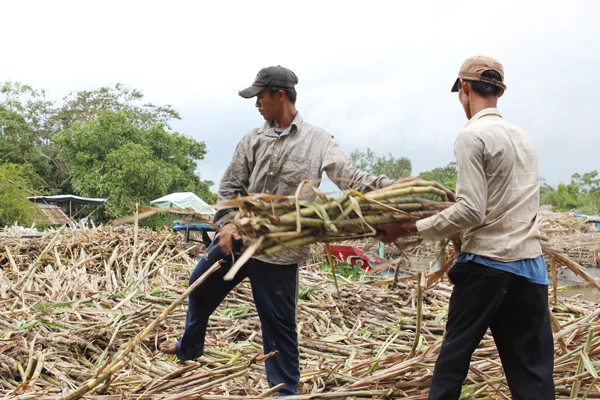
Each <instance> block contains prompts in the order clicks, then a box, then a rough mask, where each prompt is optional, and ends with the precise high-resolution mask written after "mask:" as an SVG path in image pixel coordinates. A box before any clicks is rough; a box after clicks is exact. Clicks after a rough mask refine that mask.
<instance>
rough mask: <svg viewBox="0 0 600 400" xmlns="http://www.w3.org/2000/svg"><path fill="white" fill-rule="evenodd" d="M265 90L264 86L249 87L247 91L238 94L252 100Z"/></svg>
mask: <svg viewBox="0 0 600 400" xmlns="http://www.w3.org/2000/svg"><path fill="white" fill-rule="evenodd" d="M263 89H264V87H262V86H254V85H252V86H248V87H247V88H246V89H244V90H240V91H239V92H238V94H239V95H240V96H242V97H243V98H245V99H251V98H252V97H254V96H256V95H257V94H259V93H260V92H262V91H263Z"/></svg>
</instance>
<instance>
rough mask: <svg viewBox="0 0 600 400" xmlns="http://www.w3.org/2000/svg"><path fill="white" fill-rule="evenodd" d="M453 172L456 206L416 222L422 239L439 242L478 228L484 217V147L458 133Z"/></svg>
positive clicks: (474, 139) (475, 137) (468, 133)
mask: <svg viewBox="0 0 600 400" xmlns="http://www.w3.org/2000/svg"><path fill="white" fill-rule="evenodd" d="M454 154H455V156H456V169H457V173H458V180H457V182H456V204H454V205H453V206H451V207H449V208H447V209H446V210H444V211H442V212H440V213H439V214H436V215H434V216H432V217H429V218H426V219H422V220H420V221H417V229H418V230H419V233H420V234H421V236H423V237H424V238H426V239H428V238H430V239H441V238H445V237H449V236H452V235H453V234H455V233H458V232H460V231H462V230H464V229H467V228H470V227H472V226H475V225H478V224H480V223H481V222H482V221H483V220H484V218H485V213H486V199H487V181H486V177H485V156H484V154H485V146H484V143H483V141H482V140H481V139H479V138H478V137H477V136H475V135H474V134H473V133H471V132H468V131H462V132H460V133H459V135H458V137H457V138H456V142H455V143H454Z"/></svg>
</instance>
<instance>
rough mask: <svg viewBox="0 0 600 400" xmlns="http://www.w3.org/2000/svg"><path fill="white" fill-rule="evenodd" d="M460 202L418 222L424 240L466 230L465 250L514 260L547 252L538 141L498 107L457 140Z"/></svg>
mask: <svg viewBox="0 0 600 400" xmlns="http://www.w3.org/2000/svg"><path fill="white" fill-rule="evenodd" d="M454 154H455V156H456V168H457V171H458V181H457V183H456V204H455V205H453V206H452V207H450V208H447V209H446V210H444V211H442V212H441V213H439V214H437V215H434V216H433V217H430V218H426V219H423V220H420V221H417V228H418V230H419V232H420V233H421V235H422V236H423V237H425V238H442V237H449V236H451V235H452V234H454V233H458V232H460V231H463V230H464V236H463V246H462V251H463V252H465V253H472V254H476V255H479V256H483V257H488V258H490V259H492V260H496V261H502V262H509V261H517V260H522V259H529V258H536V257H539V256H540V255H541V254H542V248H541V245H540V234H539V231H538V225H537V219H536V218H537V211H538V208H539V193H540V176H539V172H538V162H537V154H536V150H535V145H534V144H533V141H532V140H531V139H530V138H529V136H527V135H526V134H525V132H523V131H522V130H521V129H519V128H518V127H516V126H515V125H513V124H511V123H510V122H508V121H506V120H504V119H503V118H502V116H501V115H500V112H499V111H498V109H496V108H487V109H485V110H481V111H480V112H478V113H477V114H475V115H474V116H473V117H472V118H471V119H470V120H469V123H468V124H467V126H465V128H464V129H463V130H462V131H461V132H460V133H459V134H458V137H457V138H456V142H455V144H454Z"/></svg>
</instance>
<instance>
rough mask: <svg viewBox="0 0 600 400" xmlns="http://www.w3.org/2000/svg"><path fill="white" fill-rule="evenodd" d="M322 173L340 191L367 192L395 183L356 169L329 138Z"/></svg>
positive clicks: (331, 138) (383, 176)
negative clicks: (349, 188) (348, 188)
mask: <svg viewBox="0 0 600 400" xmlns="http://www.w3.org/2000/svg"><path fill="white" fill-rule="evenodd" d="M322 171H325V173H326V174H327V176H328V177H329V179H331V180H332V181H333V182H334V183H335V184H336V185H337V187H339V188H340V189H342V190H344V189H346V188H347V187H348V186H350V187H351V188H353V189H355V190H358V191H360V192H367V191H369V190H372V189H379V188H383V187H386V186H389V185H391V184H393V183H394V182H395V180H393V179H389V178H388V177H387V176H385V175H380V176H377V175H373V174H370V173H368V172H365V171H362V170H360V169H358V168H356V167H355V166H354V165H353V164H352V163H351V162H350V160H348V157H346V155H345V154H344V152H343V150H342V149H341V148H340V146H338V145H337V143H336V142H335V140H334V139H333V137H331V136H330V139H329V140H328V141H327V144H326V146H325V148H324V153H323V164H322Z"/></svg>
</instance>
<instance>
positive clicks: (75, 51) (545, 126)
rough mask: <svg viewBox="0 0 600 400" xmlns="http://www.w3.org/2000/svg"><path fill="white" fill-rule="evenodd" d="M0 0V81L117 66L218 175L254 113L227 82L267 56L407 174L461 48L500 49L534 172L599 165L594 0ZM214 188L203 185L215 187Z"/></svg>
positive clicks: (432, 146) (62, 78)
mask: <svg viewBox="0 0 600 400" xmlns="http://www.w3.org/2000/svg"><path fill="white" fill-rule="evenodd" d="M354 4H355V3H353V2H352V1H349V0H345V1H327V0H320V1H306V0H302V1H300V0H298V1H293V2H289V1H283V0H279V1H258V2H253V1H214V0H213V1H202V2H201V1H193V2H192V1H189V2H187V1H174V0H171V1H160V2H157V1H127V0H120V1H57V0H54V1H38V2H33V1H25V0H23V1H3V2H2V5H1V7H0V11H1V13H2V17H3V18H2V22H1V23H0V38H2V47H1V48H2V52H1V53H0V54H1V55H0V81H5V80H12V81H19V82H22V83H28V84H30V85H33V86H35V87H36V88H44V89H46V90H47V91H48V96H49V97H50V98H52V99H60V98H62V97H63V96H64V95H66V94H67V93H69V92H71V91H75V90H83V89H93V88H96V87H99V86H103V85H109V84H114V83H117V82H121V83H124V84H125V85H127V86H129V87H132V88H137V89H140V90H142V91H143V93H144V94H145V98H146V99H147V100H149V101H151V102H153V103H155V104H171V105H172V106H173V107H174V108H175V109H176V110H178V111H179V112H180V113H181V115H182V117H183V120H182V121H177V122H176V123H175V124H174V128H175V129H176V130H177V131H178V132H180V133H183V134H186V135H189V136H191V137H193V138H195V139H197V140H203V141H205V142H206V144H207V146H208V151H209V153H208V155H207V157H206V158H205V160H203V161H202V162H200V168H199V172H200V174H201V176H202V178H203V179H211V180H213V181H215V183H217V184H218V182H219V180H220V177H221V175H222V173H223V171H224V169H225V168H226V166H227V164H228V162H229V160H230V158H231V155H232V153H233V150H234V148H235V145H236V144H237V142H238V141H239V139H240V138H241V137H242V136H243V134H244V133H245V132H247V131H248V130H249V129H251V128H253V127H255V126H258V125H260V124H261V123H262V118H261V116H260V114H258V112H257V111H256V109H255V108H254V103H253V101H252V100H245V99H242V98H241V97H239V96H238V95H237V92H238V90H240V89H243V88H244V87H246V86H248V85H250V84H251V83H252V81H253V79H254V76H255V75H256V73H257V72H258V70H259V69H260V68H262V67H265V66H269V65H276V64H281V65H283V66H285V67H288V68H290V69H292V70H293V71H295V72H296V74H297V75H298V77H299V84H298V85H297V90H298V101H297V108H298V110H299V111H300V113H301V114H302V116H303V118H304V119H305V120H307V121H308V122H310V123H312V124H315V125H319V126H321V127H323V128H324V129H326V130H327V131H329V132H330V133H331V134H333V135H334V136H335V138H336V140H337V142H338V143H339V144H340V146H341V147H342V148H343V149H344V150H345V151H346V153H347V154H348V155H349V154H350V152H351V151H352V150H354V149H361V150H365V149H366V148H367V146H368V147H370V148H371V149H372V150H374V151H375V152H376V153H378V154H381V155H382V154H385V153H387V152H391V153H392V155H394V156H395V157H408V158H410V159H411V161H412V165H413V175H417V174H418V173H420V172H422V171H425V170H428V169H431V168H435V167H441V166H445V165H446V164H448V163H449V162H450V161H453V160H454V155H453V143H454V139H455V137H456V134H457V133H458V132H459V131H460V129H461V128H462V127H463V126H464V124H465V123H466V118H465V116H464V113H463V111H462V108H461V106H460V103H459V102H458V99H457V96H456V94H454V93H450V87H451V86H452V83H453V82H454V80H455V78H456V74H457V72H458V69H459V67H460V65H461V63H462V62H463V60H464V59H465V58H467V57H469V56H472V55H477V54H485V55H490V56H493V57H495V58H497V59H498V60H500V61H501V62H502V63H503V64H504V69H505V81H506V84H507V86H508V90H507V91H506V93H505V95H504V96H503V97H502V99H500V102H499V107H500V110H501V112H502V113H503V115H504V117H505V118H506V119H508V120H510V121H511V122H513V123H515V124H517V125H519V126H521V127H522V128H524V129H525V130H526V131H527V132H528V133H529V134H530V136H531V137H532V138H533V140H534V141H535V143H536V144H537V148H538V156H539V164H540V173H541V175H542V177H544V178H545V179H546V180H547V181H548V182H549V183H551V184H553V185H555V184H557V183H559V182H569V180H570V176H571V174H572V173H574V172H580V173H583V172H588V171H591V170H594V169H596V170H598V169H600V165H599V164H600V163H599V162H598V158H599V157H598V156H597V154H595V152H594V150H596V153H597V149H598V148H600V135H599V133H600V132H599V128H598V127H599V126H600V100H599V94H600V23H599V22H598V21H600V1H594V0H589V1H574V0H571V1H569V2H566V1H549V0H544V1H526V0H520V1H496V2H484V1H421V2H416V1H388V2H384V1H361V2H356V5H354ZM214 189H215V190H216V187H214Z"/></svg>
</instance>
